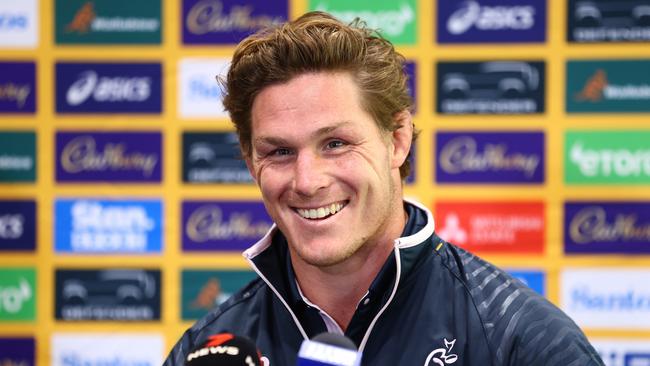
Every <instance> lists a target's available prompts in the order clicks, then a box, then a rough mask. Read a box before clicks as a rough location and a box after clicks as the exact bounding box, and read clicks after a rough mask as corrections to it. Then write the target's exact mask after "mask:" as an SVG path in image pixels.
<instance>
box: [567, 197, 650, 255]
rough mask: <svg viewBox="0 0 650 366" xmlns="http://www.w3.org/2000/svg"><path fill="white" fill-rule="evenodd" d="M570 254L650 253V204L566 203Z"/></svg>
mask: <svg viewBox="0 0 650 366" xmlns="http://www.w3.org/2000/svg"><path fill="white" fill-rule="evenodd" d="M564 250H565V252H566V253H573V254H578V253H584V254H586V253H626V254H648V253H650V201H645V202H566V203H565V204H564Z"/></svg>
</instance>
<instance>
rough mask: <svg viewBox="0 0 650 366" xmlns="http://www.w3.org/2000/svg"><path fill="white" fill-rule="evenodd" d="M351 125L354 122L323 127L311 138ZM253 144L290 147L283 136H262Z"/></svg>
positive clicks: (343, 122)
mask: <svg viewBox="0 0 650 366" xmlns="http://www.w3.org/2000/svg"><path fill="white" fill-rule="evenodd" d="M349 124H352V121H341V122H338V123H335V124H334V125H331V126H325V127H321V128H319V129H318V130H316V131H314V132H313V133H312V134H311V136H310V137H319V136H323V135H327V134H329V133H332V132H334V131H336V130H338V129H339V128H341V127H344V126H346V125H349ZM253 143H254V144H257V143H260V144H268V145H274V146H282V145H289V141H288V140H286V139H285V138H283V137H281V136H260V137H257V138H255V140H254V141H253Z"/></svg>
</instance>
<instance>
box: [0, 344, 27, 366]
mask: <svg viewBox="0 0 650 366" xmlns="http://www.w3.org/2000/svg"><path fill="white" fill-rule="evenodd" d="M34 343H35V342H34V339H33V338H0V365H7V366H12V365H16V366H34Z"/></svg>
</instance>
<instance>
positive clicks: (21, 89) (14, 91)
mask: <svg viewBox="0 0 650 366" xmlns="http://www.w3.org/2000/svg"><path fill="white" fill-rule="evenodd" d="M31 91H32V88H31V86H29V84H15V83H4V84H0V101H2V100H6V101H10V102H16V105H17V106H18V108H22V107H23V106H24V105H25V100H27V97H28V96H29V93H31Z"/></svg>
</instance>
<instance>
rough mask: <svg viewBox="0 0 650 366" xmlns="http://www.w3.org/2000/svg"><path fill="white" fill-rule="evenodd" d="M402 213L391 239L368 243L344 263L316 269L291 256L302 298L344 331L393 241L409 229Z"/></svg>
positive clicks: (405, 216)
mask: <svg viewBox="0 0 650 366" xmlns="http://www.w3.org/2000/svg"><path fill="white" fill-rule="evenodd" d="M399 212H400V217H399V221H398V222H399V225H398V226H396V228H395V229H394V230H393V231H394V232H391V233H390V234H391V235H390V236H388V237H390V238H391V239H389V240H384V241H381V242H378V243H375V244H374V245H372V244H371V243H367V245H364V246H363V247H362V248H361V249H360V250H359V251H358V252H357V253H355V254H354V255H352V256H351V257H350V258H348V259H346V260H345V261H344V262H342V263H338V264H336V265H333V266H328V267H317V266H313V265H310V264H308V263H305V262H304V261H301V260H298V259H296V258H297V256H296V255H294V253H292V256H291V262H292V265H293V267H294V271H295V274H296V279H297V281H298V284H299V285H300V289H301V291H302V293H303V295H304V296H305V297H307V299H309V301H310V302H312V303H313V304H315V305H317V306H318V307H319V308H321V309H322V310H323V311H325V312H326V313H327V314H329V315H330V316H331V317H332V318H333V319H334V320H335V321H336V323H337V324H338V325H339V326H340V327H341V329H342V330H343V331H345V330H346V329H347V327H348V324H349V323H350V320H351V319H352V316H353V315H354V312H355V311H356V308H357V305H358V303H359V301H360V300H361V299H362V298H363V297H364V296H365V294H366V292H367V291H368V288H369V287H370V285H371V284H372V281H373V280H374V279H375V278H376V277H377V274H378V273H379V271H380V270H381V268H382V267H383V265H384V263H385V262H386V260H387V259H388V256H389V255H390V253H391V252H392V251H393V248H394V244H393V240H394V239H396V238H398V237H399V235H400V234H401V232H402V230H403V229H404V226H405V225H406V220H407V215H406V212H405V211H404V209H401V210H400V211H399Z"/></svg>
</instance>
